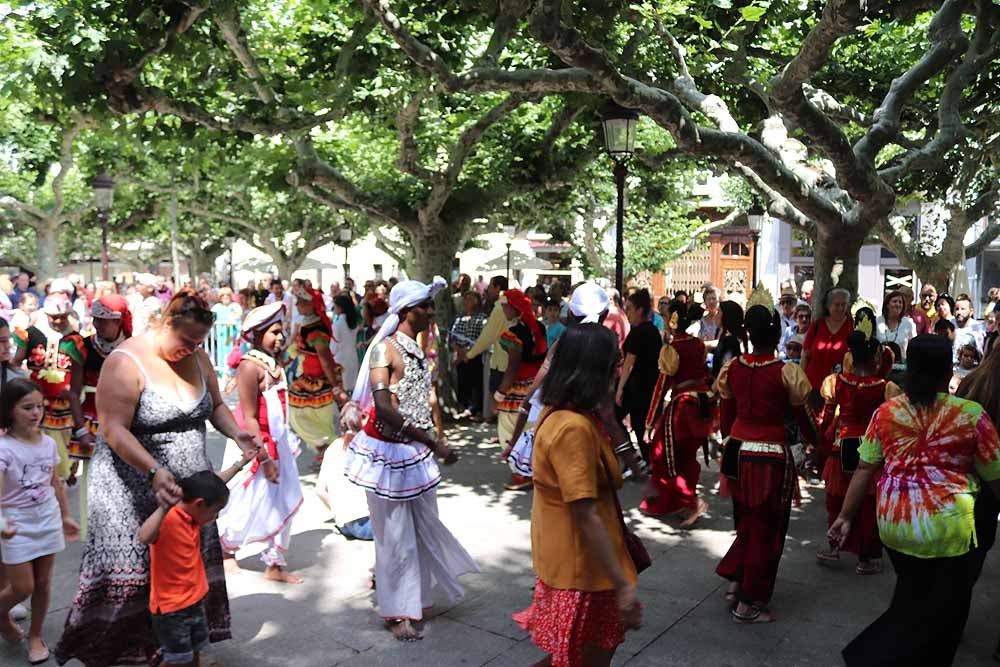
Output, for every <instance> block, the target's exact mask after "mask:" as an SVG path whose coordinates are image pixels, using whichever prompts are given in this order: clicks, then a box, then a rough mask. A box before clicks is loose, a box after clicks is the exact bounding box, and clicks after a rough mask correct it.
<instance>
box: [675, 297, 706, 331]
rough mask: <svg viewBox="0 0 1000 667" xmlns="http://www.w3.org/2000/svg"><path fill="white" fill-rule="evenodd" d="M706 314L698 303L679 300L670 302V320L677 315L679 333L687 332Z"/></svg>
mask: <svg viewBox="0 0 1000 667" xmlns="http://www.w3.org/2000/svg"><path fill="white" fill-rule="evenodd" d="M704 312H705V311H704V309H703V308H702V307H701V306H699V305H698V304H696V303H688V302H686V301H681V300H679V299H674V300H673V301H671V302H670V319H673V316H674V315H677V331H686V330H687V328H688V327H689V326H691V325H692V324H694V323H695V322H697V321H698V320H700V319H701V317H702V315H703V314H704Z"/></svg>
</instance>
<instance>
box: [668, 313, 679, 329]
mask: <svg viewBox="0 0 1000 667" xmlns="http://www.w3.org/2000/svg"><path fill="white" fill-rule="evenodd" d="M679 321H680V317H679V316H678V315H677V311H676V310H675V311H674V312H673V313H671V314H670V324H669V325H668V326H669V327H670V329H671V330H672V331H676V330H677V323H678V322H679Z"/></svg>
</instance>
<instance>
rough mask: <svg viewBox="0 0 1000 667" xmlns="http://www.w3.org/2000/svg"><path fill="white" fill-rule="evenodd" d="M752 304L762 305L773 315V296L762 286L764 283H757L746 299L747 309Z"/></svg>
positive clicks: (751, 306)
mask: <svg viewBox="0 0 1000 667" xmlns="http://www.w3.org/2000/svg"><path fill="white" fill-rule="evenodd" d="M754 306H764V307H765V308H767V310H768V312H769V313H771V315H772V316H773V315H774V296H773V295H772V294H771V292H770V291H769V290H768V289H767V288H766V287H764V283H757V286H756V287H754V288H753V291H752V292H751V293H750V298H749V299H747V311H749V310H750V309H751V308H753V307H754Z"/></svg>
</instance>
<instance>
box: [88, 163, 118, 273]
mask: <svg viewBox="0 0 1000 667" xmlns="http://www.w3.org/2000/svg"><path fill="white" fill-rule="evenodd" d="M90 187H91V188H92V189H93V190H94V207H95V208H96V209H97V217H98V219H100V221H101V280H108V279H109V278H110V274H111V269H110V266H109V261H108V213H110V212H111V206H112V205H113V204H114V202H115V182H114V179H112V178H111V177H110V176H108V173H107V172H106V171H102V172H101V173H100V174H99V175H98V176H96V177H95V178H94V180H92V181H91V182H90Z"/></svg>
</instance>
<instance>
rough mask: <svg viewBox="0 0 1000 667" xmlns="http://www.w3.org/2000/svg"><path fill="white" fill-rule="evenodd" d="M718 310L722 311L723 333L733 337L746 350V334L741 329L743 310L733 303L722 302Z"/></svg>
mask: <svg viewBox="0 0 1000 667" xmlns="http://www.w3.org/2000/svg"><path fill="white" fill-rule="evenodd" d="M719 310H720V311H722V330H723V332H725V333H727V334H730V335H731V336H735V337H736V339H737V340H739V341H740V343H742V345H743V349H744V350H746V348H747V332H746V330H745V329H744V328H743V308H742V307H741V306H740V304H738V303H736V302H735V301H723V302H722V303H720V304H719Z"/></svg>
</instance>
